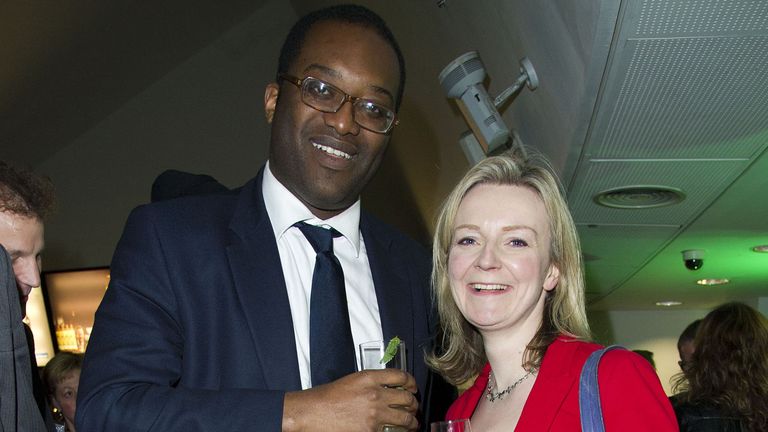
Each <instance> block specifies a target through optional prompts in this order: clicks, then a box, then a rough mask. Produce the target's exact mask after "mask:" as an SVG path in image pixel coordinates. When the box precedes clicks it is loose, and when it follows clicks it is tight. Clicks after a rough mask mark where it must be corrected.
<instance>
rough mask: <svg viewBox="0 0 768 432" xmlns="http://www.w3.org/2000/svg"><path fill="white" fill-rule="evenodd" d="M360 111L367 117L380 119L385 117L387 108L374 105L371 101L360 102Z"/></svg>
mask: <svg viewBox="0 0 768 432" xmlns="http://www.w3.org/2000/svg"><path fill="white" fill-rule="evenodd" d="M361 105H362V111H363V113H365V115H366V116H367V117H370V118H372V119H380V118H385V117H387V110H385V109H384V108H382V107H380V106H378V105H376V104H375V103H372V102H363V103H362V104H361Z"/></svg>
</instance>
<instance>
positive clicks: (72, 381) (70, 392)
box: [53, 369, 80, 429]
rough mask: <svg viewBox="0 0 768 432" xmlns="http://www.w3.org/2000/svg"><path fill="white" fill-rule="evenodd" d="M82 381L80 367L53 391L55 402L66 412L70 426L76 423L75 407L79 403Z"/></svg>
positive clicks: (65, 416)
mask: <svg viewBox="0 0 768 432" xmlns="http://www.w3.org/2000/svg"><path fill="white" fill-rule="evenodd" d="M79 382H80V369H76V370H74V371H72V372H70V373H69V374H68V375H67V376H66V377H65V378H64V379H63V380H61V382H60V383H59V384H57V385H56V389H55V390H54V392H53V404H54V406H55V407H56V408H58V409H59V410H61V412H62V413H63V414H64V419H66V421H67V423H68V424H69V426H70V429H71V428H72V427H73V425H74V424H75V407H76V405H77V387H78V383H79Z"/></svg>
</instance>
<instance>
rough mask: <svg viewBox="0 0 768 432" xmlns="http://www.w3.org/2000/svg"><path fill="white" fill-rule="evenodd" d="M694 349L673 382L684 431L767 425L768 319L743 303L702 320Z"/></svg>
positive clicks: (717, 310)
mask: <svg viewBox="0 0 768 432" xmlns="http://www.w3.org/2000/svg"><path fill="white" fill-rule="evenodd" d="M694 343H695V346H696V350H695V351H694V352H693V357H692V360H691V362H690V364H689V365H688V366H687V368H686V369H685V370H684V372H685V373H684V374H681V375H680V376H679V378H678V381H677V382H676V385H675V390H676V391H681V392H680V394H678V395H677V403H676V404H675V412H676V414H677V419H678V423H679V425H680V430H681V431H682V432H694V431H725V432H730V431H749V432H758V431H766V430H768V321H767V320H766V318H765V317H764V316H763V315H762V314H761V313H760V312H758V311H756V310H755V309H753V308H751V307H749V306H747V305H745V304H743V303H726V304H723V305H721V306H718V307H717V308H715V309H714V310H713V311H712V312H710V313H708V314H707V316H705V317H704V319H703V320H702V321H701V323H700V324H699V328H698V331H697V332H696V338H695V340H694Z"/></svg>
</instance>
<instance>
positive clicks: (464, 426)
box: [429, 419, 472, 432]
mask: <svg viewBox="0 0 768 432" xmlns="http://www.w3.org/2000/svg"><path fill="white" fill-rule="evenodd" d="M429 430H430V432H472V428H470V427H469V419H460V420H448V421H439V422H432V423H431V424H430V429H429Z"/></svg>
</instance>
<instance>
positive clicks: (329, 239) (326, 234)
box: [294, 222, 341, 254]
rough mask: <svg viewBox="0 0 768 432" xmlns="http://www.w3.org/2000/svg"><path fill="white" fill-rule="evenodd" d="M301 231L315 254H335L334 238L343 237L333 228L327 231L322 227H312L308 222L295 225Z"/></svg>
mask: <svg viewBox="0 0 768 432" xmlns="http://www.w3.org/2000/svg"><path fill="white" fill-rule="evenodd" d="M294 226H295V227H297V228H298V229H300V230H301V232H302V234H304V237H306V238H307V240H308V241H309V244H311V245H312V248H313V249H314V250H315V253H318V254H319V253H323V252H333V238H334V237H339V236H341V233H339V232H338V231H336V230H335V229H333V228H330V229H327V228H323V227H320V226H315V225H310V224H308V223H306V222H297V223H296V224H295V225H294Z"/></svg>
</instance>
